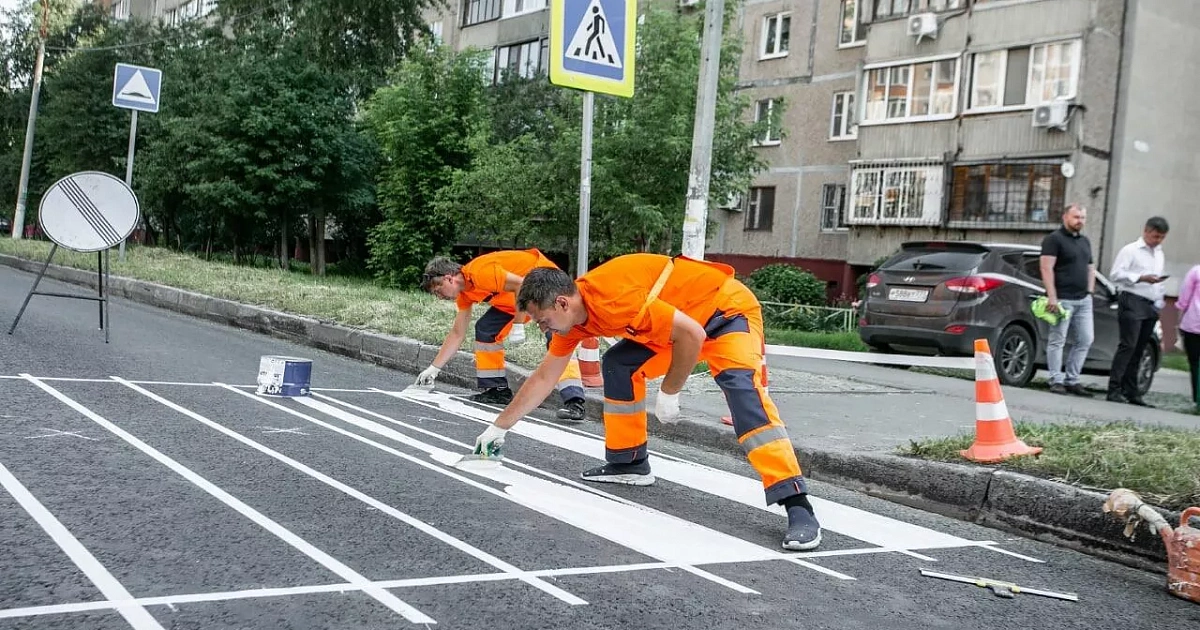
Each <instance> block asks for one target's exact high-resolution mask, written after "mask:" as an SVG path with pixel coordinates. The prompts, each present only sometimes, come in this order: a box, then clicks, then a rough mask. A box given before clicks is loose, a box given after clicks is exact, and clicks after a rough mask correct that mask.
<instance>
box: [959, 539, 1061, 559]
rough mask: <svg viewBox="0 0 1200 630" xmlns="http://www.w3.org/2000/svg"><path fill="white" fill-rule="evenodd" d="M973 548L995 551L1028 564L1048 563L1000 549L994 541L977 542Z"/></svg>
mask: <svg viewBox="0 0 1200 630" xmlns="http://www.w3.org/2000/svg"><path fill="white" fill-rule="evenodd" d="M971 546H972V547H979V548H980V549H987V550H988V551H995V552H996V553H1002V554H1004V555H1006V556H1012V557H1014V558H1019V559H1021V560H1024V561H1026V562H1036V563H1038V564H1045V563H1046V561H1045V560H1038V559H1037V558H1031V557H1029V556H1025V555H1021V554H1019V553H1017V552H1015V551H1009V550H1007V549H1004V548H1001V547H998V546H997V543H995V542H993V541H990V540H984V541H980V542H976V543H974V544H973V545H971Z"/></svg>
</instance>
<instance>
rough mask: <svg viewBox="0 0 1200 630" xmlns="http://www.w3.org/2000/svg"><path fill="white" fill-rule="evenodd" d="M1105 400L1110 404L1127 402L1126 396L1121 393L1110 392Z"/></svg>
mask: <svg viewBox="0 0 1200 630" xmlns="http://www.w3.org/2000/svg"><path fill="white" fill-rule="evenodd" d="M1104 399H1105V400H1107V401H1108V402H1115V403H1123V402H1125V396H1124V394H1122V393H1121V392H1108V395H1107V396H1105V397H1104Z"/></svg>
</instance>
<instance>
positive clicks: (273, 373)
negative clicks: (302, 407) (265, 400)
mask: <svg viewBox="0 0 1200 630" xmlns="http://www.w3.org/2000/svg"><path fill="white" fill-rule="evenodd" d="M311 382H312V360H311V359H300V358H297V357H275V356H264V357H262V359H260V360H259V362H258V390H257V393H258V395H260V396H263V395H266V396H307V395H308V394H309V389H310V387H311Z"/></svg>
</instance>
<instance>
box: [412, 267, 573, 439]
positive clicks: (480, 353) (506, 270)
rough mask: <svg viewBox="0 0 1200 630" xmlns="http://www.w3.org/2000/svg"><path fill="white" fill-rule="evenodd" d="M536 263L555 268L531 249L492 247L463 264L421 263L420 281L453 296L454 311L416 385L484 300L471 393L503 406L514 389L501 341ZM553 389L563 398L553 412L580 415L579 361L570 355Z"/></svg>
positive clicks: (431, 375)
mask: <svg viewBox="0 0 1200 630" xmlns="http://www.w3.org/2000/svg"><path fill="white" fill-rule="evenodd" d="M539 267H542V268H547V269H555V270H557V269H558V267H556V266H555V265H554V263H553V262H552V261H551V260H550V259H548V258H546V257H545V256H544V255H542V253H541V252H540V251H538V250H536V249H529V250H508V251H499V252H492V253H490V254H484V255H482V256H479V257H478V258H475V259H473V260H471V261H470V262H468V263H467V264H465V265H460V264H458V263H456V262H454V261H452V260H450V259H448V258H442V257H438V258H434V259H433V260H431V261H430V262H429V264H428V265H427V266H426V267H425V275H424V276H423V277H422V280H421V286H422V287H423V288H424V289H425V290H426V291H429V292H430V293H433V294H434V295H436V296H438V297H440V298H442V299H444V300H454V301H455V303H456V304H457V305H458V315H457V316H456V317H455V318H454V325H453V327H451V329H450V334H449V335H447V336H446V340H445V341H444V342H442V347H441V349H440V350H438V353H437V356H435V357H434V358H433V363H432V364H431V365H430V366H429V367H428V368H426V369H425V370H424V371H423V372H421V374H420V375H419V376H417V385H420V386H426V387H427V386H432V385H433V382H434V380H436V379H437V377H438V374H440V373H441V371H442V368H443V367H445V365H446V363H447V362H449V361H450V359H451V357H453V356H454V353H456V352H457V351H458V349H459V347H461V346H462V341H463V338H464V337H466V334H467V325H468V324H469V323H470V321H471V309H472V307H473V306H474V305H476V304H479V303H486V304H488V305H489V306H490V308H488V310H487V311H486V312H484V314H483V315H482V316H481V317H480V318H479V320H478V321H477V322H475V378H476V382H477V384H478V385H479V388H480V389H481V390H483V391H482V392H480V393H478V394H475V395H474V396H471V397H470V398H471V400H474V401H476V402H481V403H486V404H493V405H507V404H508V403H509V402H510V401H511V400H512V399H513V393H512V389H510V388H509V386H508V377H507V375H506V374H505V371H504V340H505V338H507V337H508V335H509V333H510V332H511V331H512V329H513V325H514V323H515V319H516V313H517V307H516V292H517V291H518V290H519V289H520V288H521V281H522V280H523V279H524V277H525V275H526V274H528V273H529V272H530V271H531V270H533V269H535V268H539ZM520 319H522V320H524V319H525V317H524V316H521V318H520ZM546 341H547V343H549V341H550V334H549V333H546ZM558 391H559V394H560V395H561V396H562V399H563V404H562V408H561V409H559V410H558V417H559V418H560V419H563V420H575V421H579V420H583V418H584V407H583V404H584V398H583V381H582V379H581V376H580V373H579V363H578V362H577V361H575V360H574V359H571V360H570V361H569V363H568V364H567V365H566V366H565V369H564V370H563V372H562V373H561V378H559V380H558ZM547 393H549V392H547ZM543 399H545V397H544V396H543Z"/></svg>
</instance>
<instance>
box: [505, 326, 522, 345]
mask: <svg viewBox="0 0 1200 630" xmlns="http://www.w3.org/2000/svg"><path fill="white" fill-rule="evenodd" d="M508 340H509V341H511V342H513V343H514V344H518V343H522V342H524V341H525V324H513V326H512V331H510V332H509V333H508Z"/></svg>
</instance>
